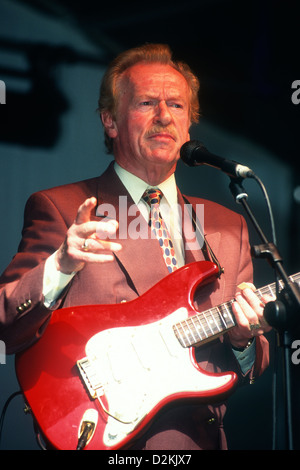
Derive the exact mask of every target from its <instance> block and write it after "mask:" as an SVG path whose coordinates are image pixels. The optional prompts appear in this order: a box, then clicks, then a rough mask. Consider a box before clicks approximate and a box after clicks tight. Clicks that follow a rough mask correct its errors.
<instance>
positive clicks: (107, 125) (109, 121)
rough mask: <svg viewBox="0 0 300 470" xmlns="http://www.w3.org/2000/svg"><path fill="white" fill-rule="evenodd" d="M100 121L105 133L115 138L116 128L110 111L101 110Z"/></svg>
mask: <svg viewBox="0 0 300 470" xmlns="http://www.w3.org/2000/svg"><path fill="white" fill-rule="evenodd" d="M101 121H102V124H103V126H104V129H105V131H106V133H107V135H108V136H109V137H110V138H111V139H115V138H116V137H117V135H118V130H117V125H116V122H115V121H114V119H113V117H112V115H111V113H110V112H109V111H103V113H101Z"/></svg>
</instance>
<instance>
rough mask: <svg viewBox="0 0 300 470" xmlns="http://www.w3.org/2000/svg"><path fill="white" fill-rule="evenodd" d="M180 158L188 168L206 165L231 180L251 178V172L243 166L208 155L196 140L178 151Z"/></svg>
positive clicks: (211, 154)
mask: <svg viewBox="0 0 300 470" xmlns="http://www.w3.org/2000/svg"><path fill="white" fill-rule="evenodd" d="M180 157H181V159H182V160H183V161H184V163H185V164H186V165H188V166H198V165H208V166H212V167H214V168H217V169H218V170H222V171H224V173H226V174H227V175H228V176H230V177H232V178H251V177H253V175H254V173H253V171H252V170H251V169H250V168H248V167H247V166H245V165H241V164H240V163H238V162H235V161H234V160H226V158H222V157H218V156H217V155H214V154H213V153H210V152H209V151H208V150H207V149H206V148H205V147H204V145H203V144H202V143H201V142H199V141H197V140H190V141H188V142H186V143H185V144H183V146H182V147H181V149H180Z"/></svg>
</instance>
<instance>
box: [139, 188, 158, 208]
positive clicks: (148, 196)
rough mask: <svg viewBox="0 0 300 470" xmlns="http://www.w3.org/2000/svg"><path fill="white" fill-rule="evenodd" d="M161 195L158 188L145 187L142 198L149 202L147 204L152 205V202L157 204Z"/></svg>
mask: <svg viewBox="0 0 300 470" xmlns="http://www.w3.org/2000/svg"><path fill="white" fill-rule="evenodd" d="M162 197H163V194H162V192H161V190H160V189H146V191H145V192H144V194H143V199H144V201H146V202H147V204H149V206H152V205H153V204H159V203H160V201H161V198H162Z"/></svg>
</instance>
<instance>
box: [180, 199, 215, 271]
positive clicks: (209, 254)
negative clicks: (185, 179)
mask: <svg viewBox="0 0 300 470" xmlns="http://www.w3.org/2000/svg"><path fill="white" fill-rule="evenodd" d="M182 197H183V200H184V202H185V203H186V204H188V205H189V206H190V207H191V208H192V213H191V216H192V224H193V229H194V231H195V233H200V234H201V237H202V240H203V243H202V248H201V250H202V253H203V256H204V258H205V260H206V261H212V262H213V263H215V264H216V265H217V266H218V270H219V277H220V276H221V274H223V273H224V268H222V267H221V264H220V262H219V261H218V258H217V257H216V255H215V254H214V252H213V250H212V248H211V246H210V244H209V243H208V241H207V239H206V236H205V234H204V233H203V230H202V227H201V224H200V222H199V220H198V217H197V214H196V212H195V209H194V207H193V205H192V204H191V203H190V202H189V200H188V199H187V198H186V197H185V196H184V195H183V194H182Z"/></svg>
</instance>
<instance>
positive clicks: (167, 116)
mask: <svg viewBox="0 0 300 470" xmlns="http://www.w3.org/2000/svg"><path fill="white" fill-rule="evenodd" d="M171 121H172V114H171V112H170V109H169V107H168V105H167V103H166V102H165V101H160V102H159V103H158V105H157V111H156V115H155V122H160V123H161V124H162V125H164V126H166V125H168V124H170V122H171Z"/></svg>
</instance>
